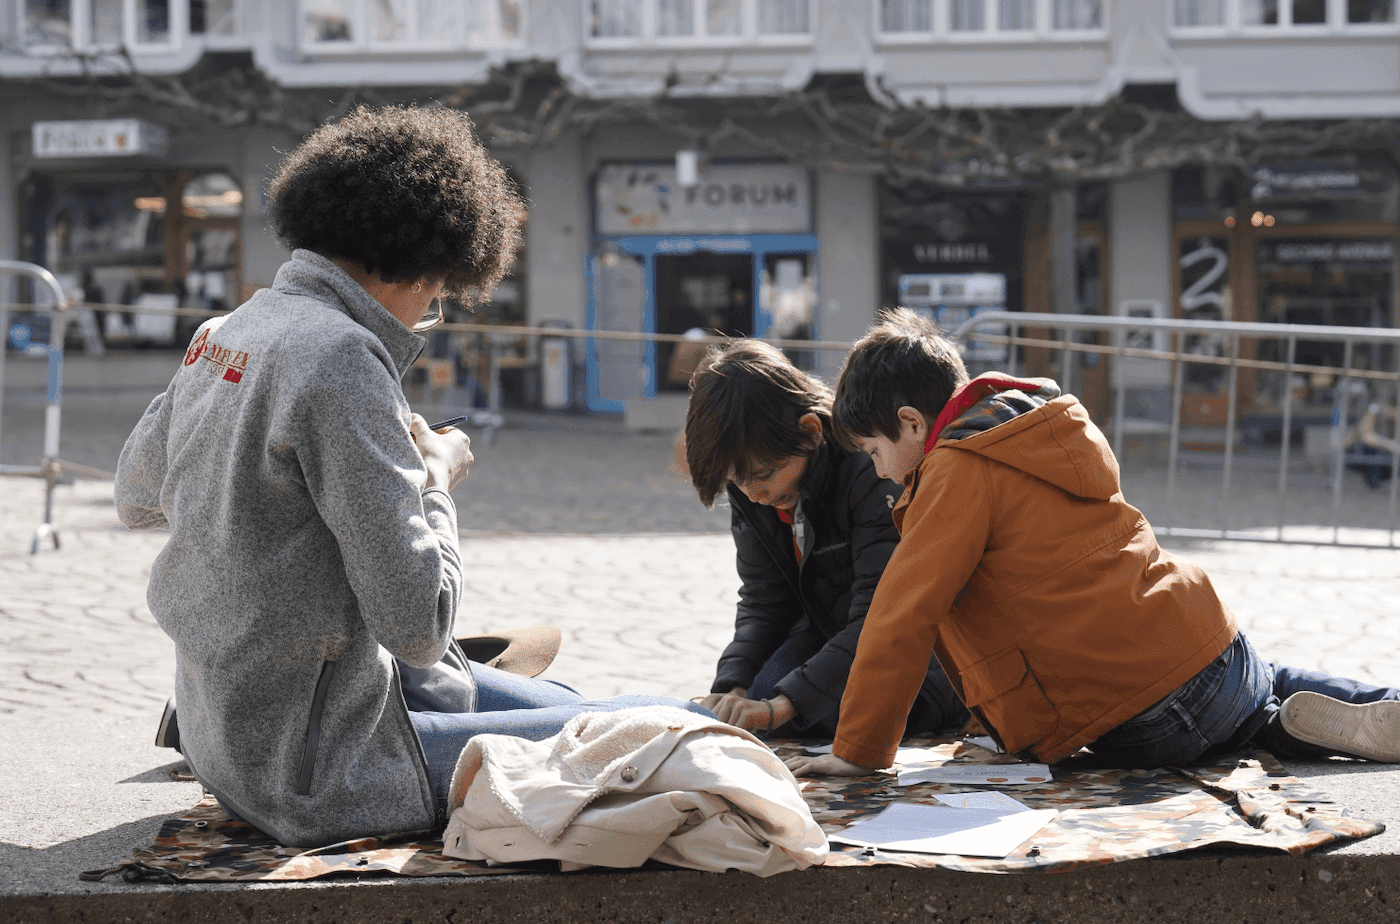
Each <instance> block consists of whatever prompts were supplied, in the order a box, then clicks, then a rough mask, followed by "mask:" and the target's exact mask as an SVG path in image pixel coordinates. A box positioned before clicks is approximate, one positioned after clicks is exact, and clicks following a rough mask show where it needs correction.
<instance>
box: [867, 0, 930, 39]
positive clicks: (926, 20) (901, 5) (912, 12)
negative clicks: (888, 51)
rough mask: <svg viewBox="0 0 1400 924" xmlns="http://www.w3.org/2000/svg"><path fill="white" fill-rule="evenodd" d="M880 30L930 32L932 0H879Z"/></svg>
mask: <svg viewBox="0 0 1400 924" xmlns="http://www.w3.org/2000/svg"><path fill="white" fill-rule="evenodd" d="M880 31H881V32H932V31H933V0H881V3H880Z"/></svg>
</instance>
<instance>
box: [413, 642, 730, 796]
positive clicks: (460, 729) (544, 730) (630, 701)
mask: <svg viewBox="0 0 1400 924" xmlns="http://www.w3.org/2000/svg"><path fill="white" fill-rule="evenodd" d="M471 670H472V676H473V677H475V678H476V708H477V711H476V712H410V713H409V714H408V717H409V718H410V719H411V720H412V721H413V730H414V731H415V732H417V733H418V741H419V743H421V744H422V746H423V756H424V757H426V758H427V761H428V780H429V782H431V783H432V786H433V795H434V797H435V798H436V799H437V803H438V808H440V809H446V808H447V794H448V789H450V788H451V786H452V771H453V770H455V769H456V768H457V758H458V757H460V756H461V754H462V748H464V747H466V744H467V742H468V741H470V740H471V739H472V738H473V737H474V736H476V735H483V734H492V735H511V736H514V737H516V738H526V739H528V740H530V741H542V740H543V739H545V738H548V737H550V736H552V735H555V734H558V733H559V730H560V729H561V728H563V727H564V724H565V723H566V722H568V721H569V720H570V719H572V718H573V717H574V716H576V715H579V714H580V713H584V712H612V711H614V710H617V709H628V708H632V707H634V706H657V705H662V706H676V707H679V708H682V709H686V710H689V711H690V712H698V713H700V714H701V715H707V716H711V717H713V713H711V712H710V711H709V710H708V709H706V708H704V707H703V706H699V705H696V704H695V703H691V702H687V701H685V700H679V699H672V698H670V697H668V696H615V697H613V698H611V699H601V700H585V699H584V698H583V695H582V694H580V693H578V692H577V691H576V690H574V689H572V688H570V687H566V686H564V685H563V684H562V683H555V682H554V681H552V680H540V679H537V678H533V677H523V676H521V675H520V674H512V673H509V672H507V671H503V670H498V669H497V668H494V667H487V666H486V665H484V664H473V665H472V666H471Z"/></svg>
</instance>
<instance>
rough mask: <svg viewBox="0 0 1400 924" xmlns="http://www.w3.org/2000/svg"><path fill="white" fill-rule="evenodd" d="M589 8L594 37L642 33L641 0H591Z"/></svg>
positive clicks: (613, 36)
mask: <svg viewBox="0 0 1400 924" xmlns="http://www.w3.org/2000/svg"><path fill="white" fill-rule="evenodd" d="M590 9H591V10H592V16H591V19H592V24H591V26H590V30H591V33H592V35H593V36H594V37H595V38H615V37H617V36H624V35H641V34H642V4H641V0H592V5H591V6H590Z"/></svg>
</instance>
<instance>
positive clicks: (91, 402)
mask: <svg viewBox="0 0 1400 924" xmlns="http://www.w3.org/2000/svg"><path fill="white" fill-rule="evenodd" d="M151 393H152V390H151V389H149V388H147V389H141V388H131V389H105V390H104V389H100V388H93V389H89V390H86V391H84V390H82V389H74V390H72V391H70V392H69V394H68V395H67V396H66V401H65V409H64V415H65V417H64V420H65V429H64V442H63V448H62V455H63V456H64V457H65V458H68V459H70V460H72V461H77V462H81V463H84V464H88V465H94V466H96V467H99V468H103V469H107V470H110V469H111V468H112V467H114V465H115V460H116V456H117V452H118V451H119V449H120V445H121V442H122V440H123V439H124V438H125V435H126V433H127V432H128V431H129V429H130V427H131V425H132V423H134V421H135V420H136V419H137V418H138V417H139V415H140V413H141V410H142V409H143V407H144V405H145V403H146V400H147V399H148V398H149V396H150V394H151ZM427 410H436V409H427ZM41 415H42V402H41V400H38V399H35V398H34V396H33V395H29V396H26V395H25V394H16V395H14V396H13V397H12V398H11V400H9V401H7V403H6V407H5V418H4V430H3V439H4V446H3V450H4V452H3V458H4V461H6V462H10V463H15V462H21V461H29V462H32V461H33V459H32V458H28V459H25V458H22V457H21V458H16V456H19V455H21V454H22V453H23V452H26V451H27V449H26V447H31V446H34V447H37V446H38V445H40V437H39V436H38V429H37V428H38V426H39V423H38V421H40V420H41ZM473 438H474V441H475V444H474V448H475V451H476V455H477V460H478V461H477V463H476V464H475V466H474V467H473V469H472V473H471V476H470V477H469V478H468V479H467V481H466V482H465V483H464V485H463V486H462V487H461V488H459V489H458V491H457V492H456V493H457V498H458V502H459V511H460V522H461V526H462V546H463V551H464V558H465V561H466V565H467V584H468V592H467V594H466V599H465V602H464V604H463V607H462V610H461V613H460V615H459V622H458V627H459V631H461V632H463V633H487V632H491V631H495V630H500V629H504V628H510V627H517V626H525V625H531V624H537V623H552V624H556V625H559V626H561V627H562V628H563V629H564V631H565V642H564V646H563V651H562V653H561V654H560V656H559V658H558V659H557V661H556V662H555V664H554V666H553V667H551V668H550V672H549V674H548V675H547V676H550V677H554V678H557V679H560V680H562V681H564V682H568V683H571V684H572V685H574V686H576V687H578V688H579V689H580V690H581V691H582V692H584V693H585V694H587V695H589V696H611V695H616V694H621V693H665V694H671V695H676V696H685V697H688V696H693V695H697V694H699V693H702V692H705V691H706V690H707V689H708V686H709V682H710V679H711V676H712V674H711V672H712V670H713V666H714V663H715V659H716V657H717V655H718V653H719V651H720V649H721V647H722V646H723V644H724V643H725V642H726V641H727V640H728V637H729V633H730V631H731V628H732V619H733V605H734V600H735V598H736V587H737V580H736V578H735V574H734V567H733V552H732V545H731V542H730V539H729V535H728V518H727V511H725V510H723V509H719V510H714V511H707V510H705V509H704V508H702V507H701V506H700V504H699V502H698V501H697V500H696V498H695V495H694V492H693V490H692V489H691V488H690V486H689V484H688V483H687V482H685V481H684V480H682V479H681V478H680V477H679V476H677V475H676V474H674V472H672V471H671V470H670V464H671V441H670V438H669V437H667V436H664V435H638V434H628V433H627V432H626V431H625V430H624V429H623V428H622V426H621V424H620V423H619V422H617V421H615V420H611V419H596V418H578V417H567V416H561V417H542V416H538V415H517V416H515V417H512V418H511V419H510V420H508V425H507V426H506V427H505V428H503V429H502V430H501V431H500V432H499V433H497V434H496V438H495V440H494V442H493V443H491V444H490V445H487V444H486V442H485V440H483V439H481V435H480V434H474V436H473ZM1190 480H1191V479H1190V478H1187V479H1186V481H1188V482H1189V481H1190ZM1256 480H1257V479H1256ZM1162 481H1163V479H1162V477H1161V473H1160V472H1157V473H1153V472H1143V473H1128V475H1126V476H1125V486H1126V489H1127V493H1128V496H1129V497H1130V499H1134V500H1137V501H1139V505H1140V506H1142V507H1143V508H1144V509H1145V510H1147V511H1148V513H1149V516H1153V515H1154V514H1153V512H1152V511H1153V505H1154V504H1155V505H1160V503H1161V495H1162V490H1163V484H1162ZM1358 486H1359V482H1358V485H1357V486H1351V487H1358ZM1349 489H1350V488H1349ZM1203 490H1204V491H1205V492H1206V493H1207V494H1208V489H1203ZM1360 490H1366V489H1365V488H1364V486H1360ZM1264 493H1265V495H1267V497H1268V498H1272V494H1271V493H1270V492H1264ZM1353 493H1355V492H1353ZM43 495H44V488H43V484H42V483H41V482H39V481H37V480H34V479H28V478H0V640H2V641H3V645H0V715H3V716H4V722H5V727H6V728H11V729H19V728H28V729H31V730H33V729H35V728H38V727H40V726H41V725H43V724H44V723H49V724H52V723H55V722H63V721H65V720H67V719H75V718H80V717H87V716H91V717H92V718H93V719H95V720H97V721H99V722H116V721H119V722H122V723H126V722H135V723H138V724H140V725H141V726H142V731H141V734H142V736H145V735H146V734H147V731H146V726H149V732H152V733H153V731H154V726H155V720H156V717H157V715H158V712H159V708H160V705H161V704H162V703H163V702H164V700H165V698H166V697H167V695H168V694H169V691H170V682H171V675H172V671H173V650H172V646H171V644H170V642H169V641H168V639H167V638H166V637H165V636H164V634H163V633H161V631H160V629H159V628H158V627H157V626H156V624H155V622H154V620H153V619H152V617H151V614H150V612H149V610H148V609H147V607H146V605H145V599H144V597H145V583H146V578H147V574H148V572H149V568H150V564H151V561H152V559H153V558H154V556H155V555H156V553H157V552H158V551H159V549H160V547H161V545H162V543H163V540H164V537H163V536H162V535H161V534H158V533H157V534H139V533H133V532H130V531H127V530H125V529H124V528H122V527H121V525H120V524H119V523H118V522H117V519H116V516H115V511H114V508H113V506H112V494H111V484H110V483H109V482H103V481H92V480H80V481H78V482H77V483H76V484H73V485H71V486H60V487H58V488H57V489H56V492H55V498H56V503H55V508H54V521H55V524H56V526H57V528H58V533H59V538H60V540H61V543H62V546H61V548H60V549H59V550H57V551H55V550H51V549H48V548H46V549H45V550H44V551H42V552H41V553H40V554H38V555H33V556H31V555H30V554H29V543H30V537H31V535H32V533H33V530H34V528H35V526H36V525H37V524H38V523H39V521H40V520H41V518H42V512H43ZM1359 496H1360V497H1362V498H1363V499H1366V498H1368V497H1369V498H1370V500H1369V505H1370V507H1371V508H1374V507H1376V506H1377V505H1378V504H1377V501H1376V500H1375V499H1374V498H1375V497H1376V496H1382V497H1383V496H1385V495H1384V491H1383V492H1382V494H1380V495H1364V494H1363V495H1359ZM1237 500H1242V501H1244V502H1245V506H1246V507H1247V506H1248V504H1250V503H1253V504H1255V505H1256V506H1257V505H1258V504H1259V503H1260V502H1259V501H1258V500H1257V499H1256V500H1253V501H1251V500H1249V494H1248V492H1247V491H1245V490H1243V489H1242V490H1241V492H1240V493H1239V494H1238V495H1237ZM1197 503H1199V504H1200V505H1201V507H1202V509H1206V510H1209V509H1210V503H1209V499H1208V498H1207V499H1206V500H1200V499H1199V498H1198V499H1197ZM1290 503H1291V504H1292V501H1291V502H1290ZM1309 504H1312V505H1314V506H1318V505H1321V506H1320V507H1319V508H1318V509H1320V510H1322V511H1324V512H1328V513H1330V509H1331V508H1330V495H1326V494H1323V495H1320V496H1316V497H1314V496H1311V495H1306V494H1305V493H1304V492H1303V491H1301V490H1300V492H1299V496H1298V498H1297V507H1298V509H1306V507H1307V505H1309ZM1365 506H1366V504H1362V507H1365ZM1265 512H1269V511H1265ZM1363 512H1364V511H1363ZM1319 522H1323V523H1326V522H1329V521H1327V520H1323V521H1319ZM1361 522H1363V523H1365V522H1366V521H1364V520H1362V521H1361ZM1207 525H1210V524H1207ZM1357 535H1366V536H1369V537H1370V539H1371V540H1376V541H1382V542H1383V541H1385V538H1384V536H1383V535H1381V536H1379V537H1378V536H1377V535H1376V534H1374V533H1365V534H1363V533H1358V534H1357ZM1169 544H1170V545H1171V547H1173V548H1175V549H1177V550H1179V551H1181V552H1182V553H1183V554H1186V555H1189V556H1191V557H1194V558H1196V559H1197V560H1198V561H1200V562H1201V563H1202V564H1203V565H1204V566H1205V568H1206V569H1207V571H1208V572H1209V573H1210V574H1211V576H1212V578H1213V580H1214V581H1215V583H1216V585H1217V587H1218V589H1219V591H1220V593H1221V596H1222V597H1223V598H1224V599H1225V600H1226V601H1227V602H1228V603H1229V604H1230V606H1231V607H1232V608H1233V609H1234V610H1235V611H1236V613H1237V614H1238V615H1239V617H1240V621H1241V623H1242V624H1243V625H1244V627H1245V628H1246V630H1247V631H1248V633H1249V635H1250V637H1251V639H1252V640H1253V641H1254V643H1255V645H1256V647H1257V648H1258V649H1259V650H1260V651H1261V653H1262V654H1264V655H1265V657H1268V658H1271V659H1274V660H1278V661H1283V662H1286V663H1291V664H1294V665H1297V666H1303V667H1315V668H1321V669H1325V670H1330V671H1333V672H1336V673H1339V674H1344V675H1348V676H1352V677H1355V678H1357V679H1361V680H1370V681H1372V682H1378V683H1387V684H1395V683H1400V607H1397V601H1400V552H1398V551H1395V550H1388V549H1346V548H1323V547H1317V546H1280V545H1264V544H1257V543H1242V542H1228V543H1223V542H1186V541H1183V540H1172V541H1170V543H1169ZM0 750H5V749H4V748H0ZM163 753H165V754H169V752H163ZM17 761H19V757H17V756H16V755H15V754H14V753H13V752H12V753H10V755H9V756H6V757H0V772H4V773H5V774H6V776H7V778H9V777H10V774H11V773H12V772H15V771H16V770H22V769H23V767H20V765H19V764H18V763H17ZM148 765H149V764H148ZM24 766H25V767H29V766H32V764H26V765H24ZM4 802H5V800H0V842H8V843H10V844H21V845H25V844H30V845H35V844H33V841H34V839H35V837H37V835H33V834H32V833H29V832H27V831H26V830H25V825H26V823H27V822H26V820H25V819H26V817H27V816H23V815H22V814H16V813H15V812H14V811H12V810H10V809H7V807H6V806H5V804H4ZM35 846H38V845H35Z"/></svg>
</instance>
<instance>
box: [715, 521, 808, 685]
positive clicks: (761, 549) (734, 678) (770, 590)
mask: <svg viewBox="0 0 1400 924" xmlns="http://www.w3.org/2000/svg"><path fill="white" fill-rule="evenodd" d="M739 503H741V501H738V500H737V499H734V498H732V497H731V499H730V505H731V506H730V531H731V532H732V533H733V535H734V550H735V566H736V568H737V569H738V572H739V605H738V607H737V608H736V609H735V614H734V638H733V639H732V640H731V641H730V643H729V644H728V645H726V646H725V648H724V652H723V653H722V654H721V655H720V657H719V665H718V667H717V668H716V670H715V682H714V684H713V686H711V688H710V692H712V693H728V692H729V691H731V690H733V689H734V688H736V687H738V688H742V689H744V690H747V689H748V688H749V687H750V686H752V685H753V679H754V677H755V676H757V674H758V672H759V670H760V669H761V668H762V667H763V665H764V664H765V663H766V662H767V661H768V659H769V658H771V657H772V656H773V653H774V652H775V651H777V650H778V648H779V646H781V645H782V644H783V642H785V641H787V639H788V636H789V635H791V633H792V630H793V628H794V627H795V626H796V624H797V622H798V620H799V619H800V618H801V616H802V601H801V600H800V599H799V598H798V596H797V591H796V589H795V588H794V587H793V585H792V582H791V581H789V580H788V578H787V575H786V574H785V573H784V571H783V566H782V564H781V563H779V561H778V560H777V559H776V558H775V557H774V555H773V551H772V550H771V549H769V548H768V547H767V545H765V544H764V542H763V539H762V537H761V536H760V535H759V532H758V529H757V528H756V527H755V526H754V525H753V524H752V523H750V522H749V520H748V517H747V515H746V514H745V512H744V511H742V510H740V509H739V507H738V504H739ZM763 513H766V511H756V514H759V515H762V514H763Z"/></svg>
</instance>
